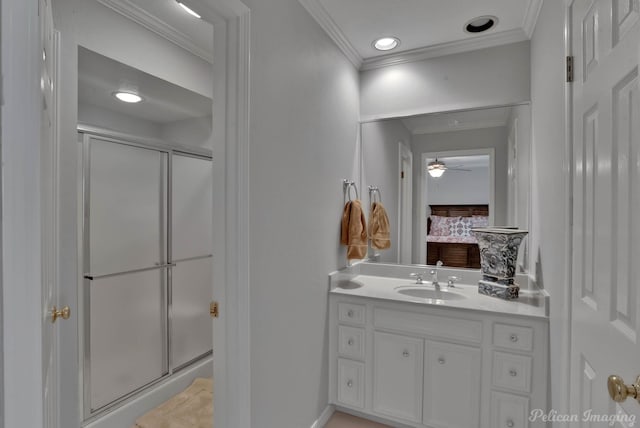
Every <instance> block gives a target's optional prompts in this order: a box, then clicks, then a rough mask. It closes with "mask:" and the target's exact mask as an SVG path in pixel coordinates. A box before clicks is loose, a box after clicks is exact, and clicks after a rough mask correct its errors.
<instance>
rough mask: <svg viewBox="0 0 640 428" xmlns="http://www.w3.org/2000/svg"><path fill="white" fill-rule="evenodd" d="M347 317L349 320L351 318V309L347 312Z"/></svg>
mask: <svg viewBox="0 0 640 428" xmlns="http://www.w3.org/2000/svg"><path fill="white" fill-rule="evenodd" d="M347 316H348V317H349V318H353V309H349V311H348V312H347Z"/></svg>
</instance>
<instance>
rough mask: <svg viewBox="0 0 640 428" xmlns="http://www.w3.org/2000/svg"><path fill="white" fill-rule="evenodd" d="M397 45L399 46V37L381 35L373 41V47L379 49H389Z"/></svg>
mask: <svg viewBox="0 0 640 428" xmlns="http://www.w3.org/2000/svg"><path fill="white" fill-rule="evenodd" d="M398 46H400V39H398V38H397V37H381V38H379V39H376V40H374V42H373V47H374V48H376V49H378V50H379V51H390V50H391V49H395V48H397V47H398Z"/></svg>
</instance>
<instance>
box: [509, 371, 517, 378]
mask: <svg viewBox="0 0 640 428" xmlns="http://www.w3.org/2000/svg"><path fill="white" fill-rule="evenodd" d="M509 374H510V375H511V377H516V376H518V372H517V371H515V370H514V369H511V370H509Z"/></svg>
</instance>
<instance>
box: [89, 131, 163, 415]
mask: <svg viewBox="0 0 640 428" xmlns="http://www.w3.org/2000/svg"><path fill="white" fill-rule="evenodd" d="M85 138H87V141H86V143H85V144H86V146H85V156H86V159H85V167H86V168H87V170H86V173H85V222H86V223H85V242H87V243H88V245H86V246H85V249H86V250H87V253H86V254H85V257H86V259H85V266H88V270H85V272H86V274H85V288H84V303H85V305H84V308H85V311H87V312H88V313H87V315H88V316H87V317H86V318H85V321H86V322H87V324H88V325H86V324H85V328H87V329H88V332H89V334H88V335H86V336H85V338H86V341H85V359H88V360H89V362H90V364H89V367H88V369H89V371H88V372H86V373H85V379H86V380H87V381H88V383H89V384H90V388H89V391H88V392H90V394H89V397H85V398H89V402H90V403H91V406H90V408H91V411H95V410H97V409H99V408H101V407H103V406H105V405H106V404H109V403H111V402H113V401H114V400H116V399H118V398H120V397H122V396H125V395H127V394H128V393H130V392H132V391H135V390H137V389H139V388H141V387H143V386H145V385H147V384H149V383H151V382H153V381H154V380H157V379H159V378H161V377H162V376H163V375H165V374H166V373H167V372H168V362H167V358H166V355H167V351H166V350H167V340H166V335H167V333H166V332H167V314H166V312H167V309H166V307H167V291H166V290H167V268H168V264H167V243H166V240H167V239H166V238H167V237H166V235H167V234H166V230H167V227H166V225H167V212H166V211H167V210H166V198H167V170H168V154H167V153H163V152H160V151H156V150H150V149H147V148H142V147H136V146H132V145H127V144H122V143H117V142H113V141H108V140H102V139H98V138H94V137H88V136H86V137H85Z"/></svg>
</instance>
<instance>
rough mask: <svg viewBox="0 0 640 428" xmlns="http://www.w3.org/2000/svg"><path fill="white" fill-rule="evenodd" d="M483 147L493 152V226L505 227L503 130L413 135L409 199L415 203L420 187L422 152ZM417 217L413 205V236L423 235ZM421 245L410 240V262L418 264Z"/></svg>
mask: <svg viewBox="0 0 640 428" xmlns="http://www.w3.org/2000/svg"><path fill="white" fill-rule="evenodd" d="M486 148H493V149H494V150H495V158H494V166H495V186H496V188H495V192H494V198H495V199H494V203H495V208H494V223H495V224H496V225H503V224H505V222H506V221H507V128H505V127H496V128H483V129H472V130H465V131H451V132H440V133H433V134H419V135H414V136H413V138H412V142H411V149H412V152H413V184H414V185H413V200H414V201H418V200H419V199H418V192H419V191H420V190H419V189H420V186H419V185H418V184H419V183H420V180H421V165H420V163H421V161H422V153H430V152H445V151H447V152H448V151H455V150H473V149H486ZM445 174H446V172H445ZM419 215H420V212H419V207H418V204H414V205H413V236H414V237H415V236H423V235H424V231H421V230H420V221H419V220H420V219H419ZM423 244H424V242H423V240H415V239H414V245H413V255H414V260H413V262H414V263H420V262H419V261H417V259H416V257H417V256H418V255H419V254H420V248H419V245H423Z"/></svg>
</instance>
